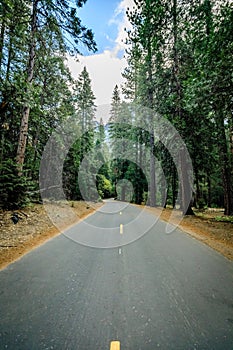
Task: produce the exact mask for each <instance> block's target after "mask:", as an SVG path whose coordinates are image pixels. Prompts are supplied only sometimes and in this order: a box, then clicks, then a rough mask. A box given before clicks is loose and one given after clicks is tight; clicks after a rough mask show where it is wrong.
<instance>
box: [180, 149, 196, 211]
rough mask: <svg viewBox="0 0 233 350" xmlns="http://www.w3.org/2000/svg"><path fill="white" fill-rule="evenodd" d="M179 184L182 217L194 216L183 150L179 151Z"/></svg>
mask: <svg viewBox="0 0 233 350" xmlns="http://www.w3.org/2000/svg"><path fill="white" fill-rule="evenodd" d="M180 183H181V193H182V201H181V204H182V211H183V214H184V215H194V212H193V210H192V207H191V201H190V198H191V196H192V187H191V184H190V179H189V172H188V164H187V159H186V152H185V149H184V148H181V150H180Z"/></svg>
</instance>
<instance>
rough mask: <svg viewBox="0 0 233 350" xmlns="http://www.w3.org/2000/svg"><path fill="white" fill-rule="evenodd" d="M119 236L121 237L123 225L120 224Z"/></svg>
mask: <svg viewBox="0 0 233 350" xmlns="http://www.w3.org/2000/svg"><path fill="white" fill-rule="evenodd" d="M120 234H121V235H123V224H120Z"/></svg>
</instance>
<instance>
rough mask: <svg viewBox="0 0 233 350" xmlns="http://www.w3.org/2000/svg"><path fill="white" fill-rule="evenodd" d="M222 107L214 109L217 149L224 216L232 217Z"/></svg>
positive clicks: (229, 172)
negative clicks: (220, 166) (220, 168)
mask: <svg viewBox="0 0 233 350" xmlns="http://www.w3.org/2000/svg"><path fill="white" fill-rule="evenodd" d="M222 110H224V108H222V106H219V108H218V109H217V108H216V125H217V129H218V148H219V154H220V160H221V165H222V182H223V191H224V209H225V211H224V214H225V215H233V188H232V174H231V162H230V156H229V155H228V147H227V139H226V132H225V125H224V117H223V116H222V112H221V111H222Z"/></svg>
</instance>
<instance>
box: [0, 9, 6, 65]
mask: <svg viewBox="0 0 233 350" xmlns="http://www.w3.org/2000/svg"><path fill="white" fill-rule="evenodd" d="M3 18H4V14H3ZM4 36H5V23H4V22H3V21H2V23H1V31H0V71H1V68H2V59H3V46H4Z"/></svg>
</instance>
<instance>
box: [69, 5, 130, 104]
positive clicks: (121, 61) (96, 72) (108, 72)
mask: <svg viewBox="0 0 233 350" xmlns="http://www.w3.org/2000/svg"><path fill="white" fill-rule="evenodd" d="M133 5H134V1H133V0H87V2H86V4H84V6H83V7H82V8H81V9H79V10H78V16H79V18H80V19H81V21H82V24H83V25H85V26H86V27H87V28H89V29H92V31H93V33H94V36H95V41H96V43H97V48H98V51H97V52H96V53H95V54H93V53H91V52H88V51H87V50H85V49H84V48H83V47H81V48H80V51H81V52H82V56H79V57H78V62H77V60H75V59H74V58H71V57H69V58H68V66H69V68H70V70H71V72H72V75H73V76H74V78H75V79H77V78H78V76H79V74H80V73H81V71H82V70H83V68H84V67H86V68H87V71H88V72H89V75H90V78H91V81H92V90H93V92H94V95H95V97H96V105H97V106H103V105H106V104H110V103H111V99H112V93H113V89H114V87H115V85H116V84H117V85H118V86H119V87H120V86H121V85H122V84H123V78H122V72H123V70H124V68H125V67H126V60H125V58H124V44H123V42H124V39H125V38H126V34H125V31H124V28H125V27H128V25H129V23H128V21H127V17H126V14H125V11H126V8H127V7H132V6H133Z"/></svg>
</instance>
